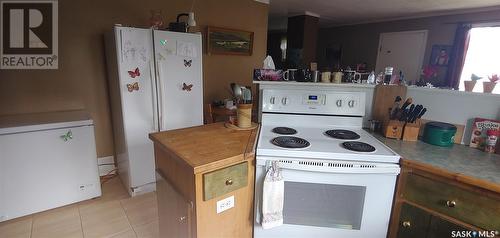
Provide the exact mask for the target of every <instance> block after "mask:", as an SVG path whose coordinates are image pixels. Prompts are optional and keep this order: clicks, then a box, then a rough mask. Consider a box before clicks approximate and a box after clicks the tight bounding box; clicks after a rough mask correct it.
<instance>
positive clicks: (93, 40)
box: [0, 0, 268, 157]
mask: <svg viewBox="0 0 500 238" xmlns="http://www.w3.org/2000/svg"><path fill="white" fill-rule="evenodd" d="M191 3H192V1H183V0H168V1H161V0H145V1H135V0H106V1H97V0H60V1H59V59H60V62H59V69H58V70H0V116H1V115H11V114H22V113H33V112H49V111H61V110H75V109H84V110H87V111H88V112H90V114H91V115H92V118H93V119H94V122H95V133H96V142H97V154H98V156H99V157H102V156H108V155H112V154H113V139H112V129H111V118H110V108H109V102H108V92H107V81H106V67H105V58H104V46H103V33H104V32H105V31H108V30H110V29H111V27H112V26H113V25H114V24H115V23H121V24H123V25H132V26H146V25H147V24H148V21H149V18H150V16H151V14H150V10H152V9H159V10H162V14H163V16H164V21H165V22H166V23H168V22H171V21H174V20H175V17H176V16H177V14H178V13H180V12H187V11H189V9H190V7H191ZM193 11H194V12H195V16H196V21H197V24H198V25H199V29H201V30H202V31H205V29H206V26H207V25H212V26H218V27H227V28H235V29H241V30H247V31H252V32H255V34H254V48H253V55H252V56H221V55H212V56H208V55H204V56H203V64H204V65H203V76H204V87H205V88H204V99H205V102H210V101H212V100H214V99H222V98H225V97H228V96H229V92H228V90H227V89H226V88H228V85H229V83H230V82H238V83H241V84H245V85H251V82H252V72H253V71H252V70H253V68H256V67H260V65H261V64H262V63H261V62H262V60H263V59H264V57H265V53H266V34H267V13H268V5H266V4H262V3H259V2H255V1H253V0H202V1H195V4H194V8H193Z"/></svg>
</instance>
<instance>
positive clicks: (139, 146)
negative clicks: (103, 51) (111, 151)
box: [115, 27, 158, 188]
mask: <svg viewBox="0 0 500 238" xmlns="http://www.w3.org/2000/svg"><path fill="white" fill-rule="evenodd" d="M115 33H116V39H117V52H118V54H117V57H118V72H119V81H120V83H119V84H120V85H119V87H120V97H121V109H122V116H123V127H124V134H125V135H124V136H125V142H126V148H127V151H126V153H124V154H118V156H117V157H118V158H117V159H118V167H119V169H120V174H121V173H123V172H125V173H127V172H128V173H129V176H127V177H128V178H130V181H127V180H126V179H125V183H127V185H128V187H132V188H134V187H139V186H142V185H145V184H148V183H153V182H154V181H155V173H154V168H155V165H154V154H153V144H152V142H151V140H150V139H149V138H148V135H149V133H151V132H156V131H158V122H157V119H156V118H157V116H156V111H157V109H156V88H155V87H156V83H155V78H154V60H153V48H152V44H151V42H152V32H151V30H150V29H139V28H129V27H117V28H116V32H115Z"/></svg>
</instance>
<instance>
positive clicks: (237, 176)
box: [203, 162, 248, 201]
mask: <svg viewBox="0 0 500 238" xmlns="http://www.w3.org/2000/svg"><path fill="white" fill-rule="evenodd" d="M247 183H248V162H243V163H239V164H236V165H232V166H229V167H226V168H223V169H219V170H216V171H213V172H208V173H205V174H203V195H204V196H203V199H204V200H205V201H206V200H210V199H212V198H214V197H218V196H221V195H224V194H226V193H229V192H232V191H234V190H236V189H239V188H242V187H245V186H247Z"/></svg>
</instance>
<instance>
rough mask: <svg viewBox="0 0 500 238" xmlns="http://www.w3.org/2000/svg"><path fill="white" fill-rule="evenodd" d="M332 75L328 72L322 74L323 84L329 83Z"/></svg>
mask: <svg viewBox="0 0 500 238" xmlns="http://www.w3.org/2000/svg"><path fill="white" fill-rule="evenodd" d="M331 75H332V73H331V72H328V71H325V72H321V82H322V83H329V82H330V77H331Z"/></svg>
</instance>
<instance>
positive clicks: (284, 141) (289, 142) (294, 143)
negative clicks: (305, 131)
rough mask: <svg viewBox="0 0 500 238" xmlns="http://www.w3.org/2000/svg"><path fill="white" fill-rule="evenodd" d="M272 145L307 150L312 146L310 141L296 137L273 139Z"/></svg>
mask: <svg viewBox="0 0 500 238" xmlns="http://www.w3.org/2000/svg"><path fill="white" fill-rule="evenodd" d="M271 143H273V144H274V145H276V146H279V147H283V148H291V149H298V148H306V147H308V146H309V145H311V144H310V143H309V141H307V140H304V139H302V138H299V137H295V136H278V137H276V138H274V139H272V140H271Z"/></svg>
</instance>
